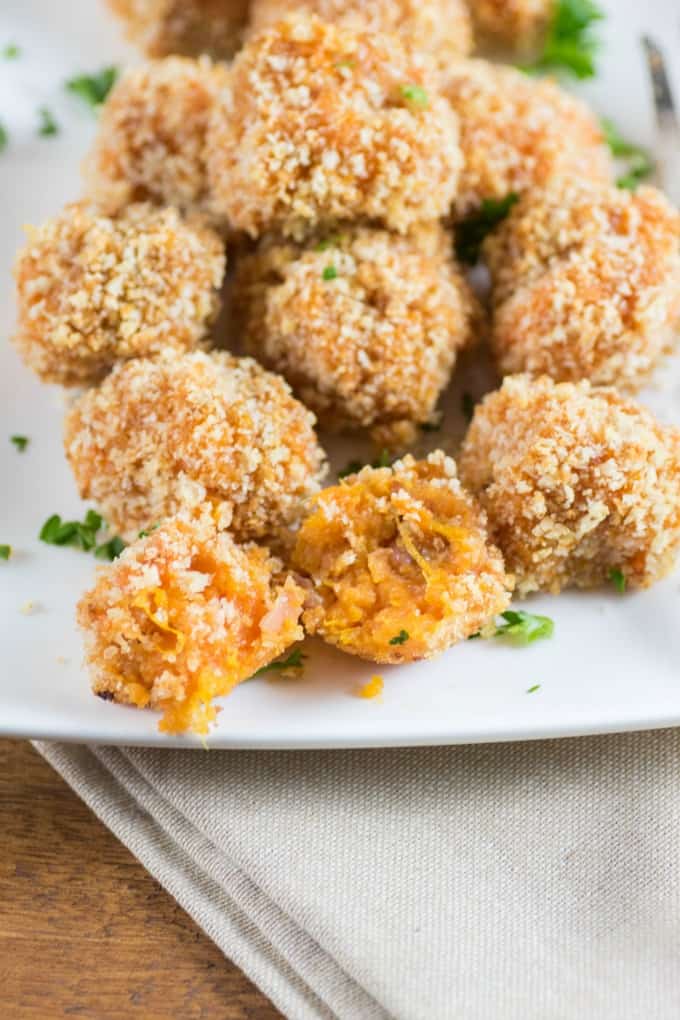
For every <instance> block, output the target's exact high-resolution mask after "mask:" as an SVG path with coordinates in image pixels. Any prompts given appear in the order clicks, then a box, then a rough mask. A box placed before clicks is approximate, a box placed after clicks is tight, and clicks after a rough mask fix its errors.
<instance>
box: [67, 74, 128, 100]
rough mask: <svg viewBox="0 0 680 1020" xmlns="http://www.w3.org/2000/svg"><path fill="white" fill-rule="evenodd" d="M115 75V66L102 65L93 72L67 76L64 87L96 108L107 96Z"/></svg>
mask: <svg viewBox="0 0 680 1020" xmlns="http://www.w3.org/2000/svg"><path fill="white" fill-rule="evenodd" d="M117 77H118V68H117V67H104V68H102V70H101V71H97V72H96V73H95V74H80V75H77V76H76V77H75V78H69V80H68V81H67V82H66V89H67V90H68V91H69V92H72V93H73V94H74V96H79V97H80V98H81V99H82V100H83V101H84V102H86V103H87V104H88V106H91V107H92V109H93V110H96V109H97V107H99V106H101V104H102V103H103V102H104V100H105V99H106V97H107V96H108V94H109V92H110V91H111V89H112V88H113V86H114V84H115V82H116V78H117Z"/></svg>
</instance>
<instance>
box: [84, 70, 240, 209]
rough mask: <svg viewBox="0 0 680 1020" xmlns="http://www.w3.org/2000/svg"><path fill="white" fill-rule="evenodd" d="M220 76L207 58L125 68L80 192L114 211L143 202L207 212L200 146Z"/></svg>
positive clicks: (106, 107)
mask: <svg viewBox="0 0 680 1020" xmlns="http://www.w3.org/2000/svg"><path fill="white" fill-rule="evenodd" d="M225 80H226V70H225V68H223V67H220V66H216V65H213V64H212V63H211V62H210V60H209V59H208V58H207V57H204V58H202V59H201V60H188V59H186V58H182V57H169V58H167V59H166V60H155V61H149V62H148V63H146V64H143V65H142V66H141V67H133V68H130V69H129V70H127V71H126V72H125V73H124V74H123V75H122V77H121V78H120V79H119V80H118V82H117V83H116V85H115V86H114V87H113V89H112V91H111V93H110V94H109V96H108V97H107V99H106V102H105V103H104V106H103V108H102V112H101V116H100V121H99V130H98V134H97V138H96V140H95V144H94V147H93V149H92V152H91V153H90V155H89V156H88V157H87V160H86V162H85V177H86V186H87V188H88V192H89V194H90V196H91V197H92V198H93V199H94V200H96V201H97V202H98V203H99V204H100V205H101V206H102V208H104V209H106V210H107V211H111V212H115V211H117V210H118V209H120V208H122V207H123V206H125V205H128V204H129V203H130V202H132V201H137V200H140V199H141V200H149V201H152V202H158V203H161V204H164V205H176V206H177V207H178V208H180V209H183V210H189V211H195V210H199V211H201V212H203V213H207V212H208V211H209V210H210V203H209V196H208V182H207V171H206V163H205V141H206V132H207V128H208V121H209V119H210V116H211V113H212V109H213V106H214V104H215V101H216V99H217V95H218V93H219V90H220V88H221V87H222V86H223V84H224V82H225Z"/></svg>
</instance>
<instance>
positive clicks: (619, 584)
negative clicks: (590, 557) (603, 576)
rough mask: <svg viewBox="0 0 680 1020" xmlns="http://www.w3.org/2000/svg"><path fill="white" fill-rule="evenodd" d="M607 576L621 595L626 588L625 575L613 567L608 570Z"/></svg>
mask: <svg viewBox="0 0 680 1020" xmlns="http://www.w3.org/2000/svg"><path fill="white" fill-rule="evenodd" d="M608 576H609V580H610V581H611V583H612V584H613V585H614V587H615V588H616V590H617V591H618V592H619V593H620V594H621V595H623V593H624V591H625V590H626V577H625V574H624V573H623V571H621V570H619V569H618V568H613V569H612V570H610V571H609V575H608Z"/></svg>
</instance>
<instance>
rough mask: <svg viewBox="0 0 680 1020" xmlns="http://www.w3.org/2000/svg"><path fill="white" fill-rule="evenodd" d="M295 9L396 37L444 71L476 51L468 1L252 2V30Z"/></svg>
mask: <svg viewBox="0 0 680 1020" xmlns="http://www.w3.org/2000/svg"><path fill="white" fill-rule="evenodd" d="M295 10H297V11H300V12H304V13H307V14H317V15H318V16H319V17H320V18H323V20H324V21H330V22H333V23H334V24H338V25H345V26H347V27H349V28H360V29H365V30H366V31H369V32H381V33H382V32H387V33H390V34H393V35H397V36H399V37H400V38H401V39H402V41H403V42H405V43H406V44H407V45H408V46H411V47H413V49H416V50H422V52H423V53H428V54H429V55H430V56H431V57H433V58H434V60H435V61H436V62H437V64H438V65H439V66H440V67H442V68H446V67H448V66H449V64H451V62H452V61H453V60H457V59H458V58H459V57H465V56H467V54H468V53H470V51H471V50H472V23H471V19H470V14H469V12H468V9H467V7H466V6H465V3H464V0H251V6H250V28H251V30H254V31H259V30H260V29H262V28H265V27H267V26H269V25H273V24H275V23H276V22H277V21H281V20H282V19H283V18H284V17H286V15H288V14H290V13H291V12H292V11H295Z"/></svg>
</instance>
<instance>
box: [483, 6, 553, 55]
mask: <svg viewBox="0 0 680 1020" xmlns="http://www.w3.org/2000/svg"><path fill="white" fill-rule="evenodd" d="M468 6H469V8H470V14H471V15H472V20H473V23H474V27H475V35H477V36H478V38H479V39H480V41H481V42H482V43H491V44H492V45H501V46H503V47H506V48H508V49H511V50H515V51H517V52H519V53H531V52H533V51H534V50H535V49H536V48H537V47H538V46H539V44H540V42H541V39H542V38H543V36H544V34H545V31H546V29H547V27H548V24H549V22H550V19H551V17H552V14H553V10H554V8H555V0H468Z"/></svg>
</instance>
